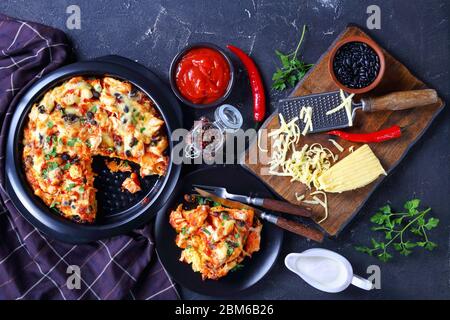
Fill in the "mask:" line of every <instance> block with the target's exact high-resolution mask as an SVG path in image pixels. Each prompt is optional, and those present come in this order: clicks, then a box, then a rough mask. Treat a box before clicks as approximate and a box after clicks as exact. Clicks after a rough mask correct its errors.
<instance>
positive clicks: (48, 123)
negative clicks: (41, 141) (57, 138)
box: [47, 120, 54, 129]
mask: <svg viewBox="0 0 450 320" xmlns="http://www.w3.org/2000/svg"><path fill="white" fill-rule="evenodd" d="M53 126H54V123H53V121H51V120H49V121H48V122H47V128H49V129H51V128H53Z"/></svg>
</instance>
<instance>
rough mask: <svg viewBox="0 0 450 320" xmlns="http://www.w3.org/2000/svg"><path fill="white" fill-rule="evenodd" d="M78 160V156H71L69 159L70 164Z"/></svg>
mask: <svg viewBox="0 0 450 320" xmlns="http://www.w3.org/2000/svg"><path fill="white" fill-rule="evenodd" d="M79 161H80V158H78V156H75V157H73V158H72V159H71V160H70V163H71V164H75V163H77V162H79Z"/></svg>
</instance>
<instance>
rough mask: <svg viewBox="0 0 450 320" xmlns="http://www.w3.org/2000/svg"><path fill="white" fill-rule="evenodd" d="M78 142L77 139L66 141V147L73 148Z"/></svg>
mask: <svg viewBox="0 0 450 320" xmlns="http://www.w3.org/2000/svg"><path fill="white" fill-rule="evenodd" d="M78 141H80V139H78V138H71V139H70V140H69V141H67V145H68V146H69V147H73V146H75V144H76V143H77V142H78Z"/></svg>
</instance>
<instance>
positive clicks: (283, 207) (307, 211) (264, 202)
mask: <svg viewBox="0 0 450 320" xmlns="http://www.w3.org/2000/svg"><path fill="white" fill-rule="evenodd" d="M256 199H259V198H256ZM260 200H261V207H263V208H264V209H269V210H272V211H277V212H283V213H288V214H292V215H296V216H300V217H307V218H316V214H315V213H314V212H313V211H312V209H311V208H309V207H305V206H299V205H295V204H292V203H290V202H287V201H280V200H275V199H266V198H264V199H260Z"/></svg>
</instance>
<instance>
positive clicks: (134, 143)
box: [130, 137, 138, 147]
mask: <svg viewBox="0 0 450 320" xmlns="http://www.w3.org/2000/svg"><path fill="white" fill-rule="evenodd" d="M137 143H138V139H136V137H133V139H131V141H130V147H134V146H135V145H137Z"/></svg>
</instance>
